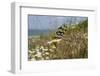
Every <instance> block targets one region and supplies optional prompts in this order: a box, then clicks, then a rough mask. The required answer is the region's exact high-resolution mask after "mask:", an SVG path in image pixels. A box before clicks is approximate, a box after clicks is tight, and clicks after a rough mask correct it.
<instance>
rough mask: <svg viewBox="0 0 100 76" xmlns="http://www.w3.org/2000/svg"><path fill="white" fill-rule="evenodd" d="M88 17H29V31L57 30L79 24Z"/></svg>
mask: <svg viewBox="0 0 100 76" xmlns="http://www.w3.org/2000/svg"><path fill="white" fill-rule="evenodd" d="M86 19H87V17H78V16H76V17H75V16H42V15H29V16H28V29H35V30H36V29H38V30H39V29H55V28H57V27H59V26H61V25H62V24H70V22H71V23H79V22H80V21H82V20H86Z"/></svg>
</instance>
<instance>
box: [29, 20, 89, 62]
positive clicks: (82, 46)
mask: <svg viewBox="0 0 100 76" xmlns="http://www.w3.org/2000/svg"><path fill="white" fill-rule="evenodd" d="M80 58H82V59H83V58H88V20H87V19H86V20H83V21H80V22H79V23H78V24H71V25H70V24H69V25H68V24H62V25H60V26H59V27H57V29H56V30H54V31H50V32H48V34H40V35H32V36H29V37H28V60H29V61H32V60H55V59H80Z"/></svg>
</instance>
